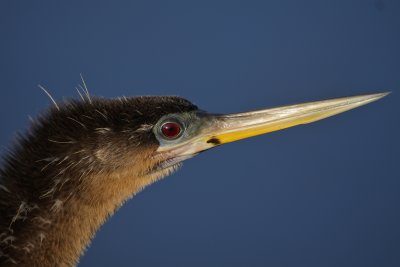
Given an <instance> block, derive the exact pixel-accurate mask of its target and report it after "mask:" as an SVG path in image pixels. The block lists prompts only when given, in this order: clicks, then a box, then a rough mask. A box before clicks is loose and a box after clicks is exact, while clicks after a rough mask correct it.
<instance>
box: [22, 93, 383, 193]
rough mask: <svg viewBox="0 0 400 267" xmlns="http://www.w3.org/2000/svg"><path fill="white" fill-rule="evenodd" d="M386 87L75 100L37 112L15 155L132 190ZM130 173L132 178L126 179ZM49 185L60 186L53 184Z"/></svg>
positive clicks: (59, 174)
mask: <svg viewBox="0 0 400 267" xmlns="http://www.w3.org/2000/svg"><path fill="white" fill-rule="evenodd" d="M385 95H386V93H380V94H370V95H362V96H353V97H345V98H337V99H330V100H323V101H316V102H308V103H302V104H296V105H289V106H282V107H277V108H270V109H262V110H257V111H250V112H244V113H237V114H228V115H221V114H214V113H208V112H205V111H202V110H200V109H199V108H198V107H197V106H195V105H194V104H192V103H191V102H189V101H188V100H185V99H183V98H180V97H155V96H148V97H132V98H119V99H102V98H98V99H91V100H90V102H89V101H69V102H67V103H66V104H64V105H62V106H60V108H57V109H56V108H53V109H52V110H51V112H50V113H48V114H47V115H46V116H43V117H42V118H40V119H39V120H38V122H37V123H36V124H35V125H34V127H33V128H32V130H31V134H29V135H28V136H27V137H25V140H24V141H23V142H21V144H20V147H27V146H28V147H29V149H28V150H27V149H20V151H21V152H20V155H19V156H18V157H17V158H18V160H19V161H24V155H23V153H27V152H28V154H27V155H26V160H27V161H28V160H29V159H31V154H32V151H34V152H35V154H36V157H35V158H37V159H38V161H39V163H37V164H35V166H36V172H38V173H41V174H43V172H50V173H47V177H52V179H53V180H55V181H56V182H54V183H59V184H62V185H63V186H64V184H66V185H67V186H68V184H71V188H73V189H75V188H77V181H79V183H85V182H87V181H90V186H86V187H85V188H97V192H99V190H109V188H110V186H111V187H115V186H116V185H118V186H117V187H115V188H114V190H111V191H110V192H112V193H110V195H112V194H115V193H116V192H120V191H124V190H127V191H126V194H125V195H126V196H127V195H131V194H132V193H133V192H135V191H138V190H140V189H141V188H143V187H145V186H147V185H148V184H150V183H152V182H153V181H155V180H157V179H159V178H161V177H164V176H166V175H168V174H170V173H172V172H173V171H176V170H177V169H178V168H179V167H180V166H181V164H182V162H183V161H184V160H186V159H189V158H191V157H193V156H195V155H197V154H199V153H200V152H202V151H205V150H208V149H210V148H213V147H216V146H219V145H222V144H226V143H229V142H233V141H236V140H240V139H243V138H248V137H251V136H255V135H260V134H265V133H268V132H273V131H277V130H281V129H284V128H288V127H291V126H295V125H299V124H306V123H310V122H313V121H317V120H320V119H323V118H326V117H329V116H332V115H335V114H338V113H341V112H344V111H347V110H349V109H353V108H355V107H358V106H361V105H364V104H367V103H370V102H372V101H375V100H377V99H379V98H381V97H383V96H385ZM32 139H35V140H32ZM33 146H37V147H33ZM17 152H18V151H17ZM21 154H22V155H21ZM52 167H53V168H52ZM29 171H30V172H31V173H32V171H31V170H29ZM71 177H74V178H71ZM85 177H92V179H89V178H85ZM93 177H95V178H93ZM98 177H103V180H102V179H99V178H98ZM121 177H123V178H121ZM130 177H134V178H136V179H132V178H130ZM66 179H67V180H68V182H65V180H66ZM58 181H63V182H58ZM73 181H75V182H73ZM99 181H101V182H99ZM127 181H133V182H132V183H133V184H131V185H129V186H128V185H127ZM38 183H40V182H38ZM47 187H48V188H50V189H49V191H51V190H53V191H57V188H55V187H54V186H51V185H49V186H47ZM132 187H133V188H132ZM39 188H43V186H41V187H40V186H39ZM128 188H129V189H128ZM58 191H60V192H62V190H58ZM66 191H68V190H66ZM89 195H90V194H89ZM92 195H93V194H92ZM95 195H103V196H104V195H105V194H95Z"/></svg>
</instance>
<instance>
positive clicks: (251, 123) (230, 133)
mask: <svg viewBox="0 0 400 267" xmlns="http://www.w3.org/2000/svg"><path fill="white" fill-rule="evenodd" d="M388 94H389V93H378V94H369V95H360V96H352V97H343V98H336V99H329V100H322V101H316V102H308V103H302V104H297V105H289V106H282V107H277V108H272V109H263V110H258V111H251V112H245V113H238V114H230V115H219V116H216V117H215V119H214V123H213V124H212V126H211V127H210V128H208V129H207V130H206V131H205V132H203V137H205V138H208V141H209V142H214V143H216V144H217V143H218V144H225V143H229V142H233V141H236V140H240V139H244V138H248V137H251V136H256V135H260V134H265V133H269V132H274V131H278V130H281V129H285V128H289V127H292V126H296V125H299V124H307V123H310V122H314V121H318V120H321V119H324V118H327V117H330V116H333V115H336V114H339V113H342V112H345V111H347V110H350V109H353V108H356V107H359V106H362V105H365V104H368V103H371V102H373V101H376V100H378V99H380V98H382V97H384V96H386V95H388Z"/></svg>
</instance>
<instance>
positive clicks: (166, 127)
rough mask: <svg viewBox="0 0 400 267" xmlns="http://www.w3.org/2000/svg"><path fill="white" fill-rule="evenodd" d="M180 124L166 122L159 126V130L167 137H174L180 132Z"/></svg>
mask: <svg viewBox="0 0 400 267" xmlns="http://www.w3.org/2000/svg"><path fill="white" fill-rule="evenodd" d="M181 128H182V127H181V125H180V124H178V123H176V122H167V123H164V124H163V125H162V126H161V132H162V133H163V135H164V136H165V137H167V138H175V137H177V136H179V134H180V133H181V131H182V129H181Z"/></svg>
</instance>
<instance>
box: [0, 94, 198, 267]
mask: <svg viewBox="0 0 400 267" xmlns="http://www.w3.org/2000/svg"><path fill="white" fill-rule="evenodd" d="M166 99H167V102H168V101H169V102H170V103H174V101H176V102H177V103H180V101H183V100H180V99H178V98H170V99H169V98H166ZM174 99H175V100H174ZM163 100H164V101H163ZM146 101H147V102H146ZM165 102H166V101H165V99H162V98H156V97H154V98H150V97H149V98H147V100H146V98H137V99H119V100H112V101H111V100H104V101H103V100H96V99H92V101H91V102H90V103H82V102H70V103H68V104H65V105H63V106H60V107H59V108H57V109H56V108H53V110H52V111H51V112H50V113H48V114H46V115H45V116H43V117H41V118H39V120H38V121H37V122H35V123H34V125H33V126H32V128H31V130H30V132H29V133H27V134H26V135H24V136H23V137H21V138H20V140H19V142H18V144H17V145H16V147H15V148H14V150H13V152H12V153H11V154H9V155H7V156H6V157H5V160H4V164H3V168H2V169H0V266H10V265H12V264H14V265H16V266H43V267H46V266H74V265H76V264H77V262H78V260H79V256H80V255H81V254H82V253H83V251H84V250H85V248H86V247H87V245H88V244H89V243H90V240H91V239H92V237H93V235H94V234H95V232H96V230H97V229H98V228H99V227H100V226H101V225H102V224H103V223H104V222H105V220H106V219H107V218H108V217H109V216H111V215H112V214H113V213H114V212H115V211H116V209H117V208H118V207H120V206H121V205H122V203H123V202H124V201H125V200H127V199H128V198H130V197H131V196H133V195H134V194H135V193H137V192H138V191H140V190H141V189H142V188H144V187H145V186H147V185H148V184H150V183H152V182H153V181H155V180H157V179H159V178H160V177H163V176H165V175H167V174H169V172H170V171H171V170H172V169H165V170H161V171H159V172H156V173H151V174H148V170H149V169H151V167H152V166H151V163H150V162H149V161H148V160H147V159H150V158H151V155H152V153H154V151H155V150H156V148H157V146H158V143H157V142H156V140H155V138H154V137H153V136H152V134H151V126H152V125H153V124H154V123H155V122H156V121H157V119H158V118H159V117H161V116H162V115H163V114H162V113H160V114H156V113H155V111H154V112H150V113H151V114H152V117H148V116H144V115H143V114H145V113H146V112H148V109H149V107H151V106H152V105H153V106H160V105H161V104H162V103H165ZM143 103H144V105H142V104H143ZM160 103H161V104H160ZM182 103H183V104H185V105H186V102H182ZM182 103H181V104H182ZM183 104H182V105H183ZM182 105H181V107H178V108H176V109H177V110H180V109H182ZM187 105H188V106H187V107H186V108H187V109H193V107H192V106H189V104H187ZM172 106H173V107H175V106H176V105H172ZM155 110H156V111H157V112H161V111H159V109H155ZM172 111H174V110H172ZM163 112H169V111H168V110H167V111H163ZM146 173H147V175H145V174H146Z"/></svg>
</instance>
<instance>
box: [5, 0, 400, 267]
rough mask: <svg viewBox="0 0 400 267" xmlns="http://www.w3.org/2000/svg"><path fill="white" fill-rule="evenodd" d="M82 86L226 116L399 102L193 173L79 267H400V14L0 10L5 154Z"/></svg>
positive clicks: (35, 4)
mask: <svg viewBox="0 0 400 267" xmlns="http://www.w3.org/2000/svg"><path fill="white" fill-rule="evenodd" d="M80 73H83V75H84V77H85V79H86V81H87V84H88V87H89V89H90V91H91V93H92V94H95V95H99V96H104V97H115V96H121V95H129V96H131V95H179V96H182V97H185V98H187V99H189V100H191V101H193V102H194V103H196V104H197V105H199V106H200V107H201V108H202V109H204V110H208V111H211V112H219V113H230V112H240V111H247V110H252V109H258V108H264V107H272V106H277V105H284V104H292V103H298V102H303V101H311V100H319V99H326V98H332V97H340V96H347V95H355V94H363V93H370V92H377V91H386V90H391V91H392V92H393V93H392V94H391V95H390V96H388V97H386V98H385V99H383V100H380V101H378V102H375V103H372V104H370V105H368V106H365V107H362V108H359V109H357V110H354V111H350V112H347V113H345V114H343V115H339V116H336V117H333V118H329V119H327V120H324V121H321V122H317V123H314V124H311V125H307V126H300V127H296V128H292V129H289V130H285V131H281V132H276V133H271V134H269V135H265V136H260V137H255V138H251V139H247V140H244V141H241V142H236V143H232V144H229V145H226V146H222V147H219V148H217V149H214V150H212V151H209V152H207V153H203V154H201V155H199V156H198V157H197V158H195V159H192V160H189V161H188V162H186V164H185V166H184V167H183V169H182V170H181V171H179V172H178V173H176V174H174V175H172V176H171V177H168V178H167V179H164V180H162V181H160V182H158V183H156V184H154V185H152V186H150V187H149V188H147V189H146V190H145V191H144V192H142V193H140V194H139V195H137V196H136V197H135V198H134V199H132V200H130V201H129V202H128V203H126V204H125V205H124V206H123V208H121V210H119V212H117V214H116V215H115V216H113V217H112V218H111V219H110V220H109V221H108V222H107V223H106V224H105V225H104V226H103V227H102V229H101V230H100V231H99V232H98V234H97V236H96V238H95V239H94V240H93V243H92V245H91V247H90V248H89V250H88V252H87V253H86V254H85V256H84V257H83V258H82V259H81V264H80V266H174V267H175V266H363V267H365V266H400V175H399V149H400V141H399V136H400V126H399V86H400V1H397V0H391V1H390V0H387V1H386V0H375V1H374V0H360V1H355V0H354V1H349V0H335V1H320V0H315V1H296V0H293V1H286V0H275V1H11V0H5V1H1V3H0V85H1V86H0V99H1V106H0V121H1V125H2V127H1V132H0V140H1V141H0V145H1V149H2V153H5V151H6V148H7V147H8V146H9V143H10V142H11V141H12V140H13V139H14V137H15V133H16V132H17V131H19V130H22V129H24V128H25V127H26V125H27V122H28V115H31V116H36V115H37V114H38V113H39V112H40V111H41V110H43V109H45V108H46V107H48V106H49V105H50V102H49V100H48V98H47V97H46V96H45V95H44V94H43V92H41V91H40V89H39V88H38V87H37V84H41V85H43V86H45V87H46V88H47V89H48V90H49V91H51V93H52V94H53V96H55V97H56V98H57V99H62V98H63V97H77V93H76V91H75V89H74V87H75V86H76V85H77V84H79V83H80V80H79V79H80V78H79V74H80Z"/></svg>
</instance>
